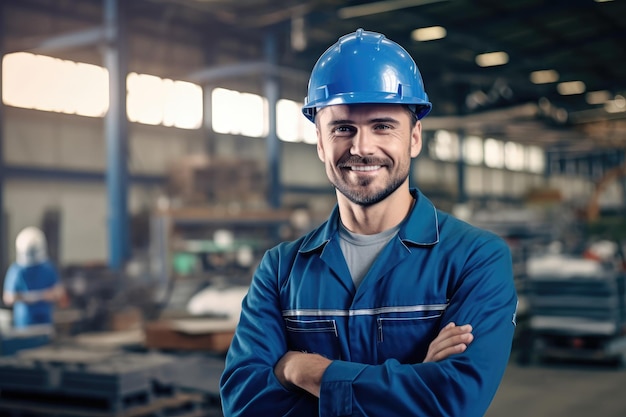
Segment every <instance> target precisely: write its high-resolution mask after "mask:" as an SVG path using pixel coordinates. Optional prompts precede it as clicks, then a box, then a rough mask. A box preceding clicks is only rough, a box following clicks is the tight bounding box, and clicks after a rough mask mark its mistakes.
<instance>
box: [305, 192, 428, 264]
mask: <svg viewBox="0 0 626 417" xmlns="http://www.w3.org/2000/svg"><path fill="white" fill-rule="evenodd" d="M410 192H411V195H412V196H413V198H415V204H414V206H413V209H411V212H410V213H409V216H408V218H407V219H405V221H404V222H402V225H401V226H400V230H399V231H398V236H399V237H400V239H402V241H403V242H405V243H408V244H412V245H416V246H433V245H435V244H437V243H439V218H438V214H437V209H436V208H435V206H434V204H433V203H432V202H431V201H430V200H429V199H428V198H426V196H425V195H424V194H422V192H421V191H420V190H418V189H417V188H411V189H410ZM338 233H339V205H335V207H334V208H333V211H332V212H331V214H330V217H329V218H328V221H326V223H324V224H323V225H322V226H321V227H319V228H317V229H316V230H314V231H313V232H312V233H311V234H310V235H309V236H308V237H307V238H306V239H305V241H304V243H303V244H302V246H301V247H300V252H312V251H315V250H318V249H320V248H322V247H323V246H325V245H326V244H327V243H328V242H329V241H330V240H331V239H333V238H335V237H338Z"/></svg>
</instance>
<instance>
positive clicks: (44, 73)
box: [2, 52, 202, 129]
mask: <svg viewBox="0 0 626 417" xmlns="http://www.w3.org/2000/svg"><path fill="white" fill-rule="evenodd" d="M2 70H3V74H2V75H3V77H2V101H3V102H4V104H6V105H8V106H13V107H22V108H27V109H35V110H42V111H51V112H57V113H67V114H76V115H79V116H88V117H103V116H104V115H105V114H106V112H107V110H108V108H109V77H108V71H107V70H106V69H105V68H103V67H100V66H97V65H91V64H85V63H81V62H73V61H67V60H62V59H58V58H52V57H49V56H44V55H35V54H31V53H27V52H16V53H12V54H7V55H5V56H4V58H3V60H2ZM126 87H127V90H128V92H127V94H128V97H127V114H128V118H129V120H130V121H132V122H139V123H144V124H153V125H158V124H161V125H164V126H174V127H178V128H183V129H197V128H199V127H200V125H201V123H202V88H201V87H200V86H198V85H195V84H192V83H188V82H183V81H174V80H169V79H161V78H159V77H155V76H151V75H141V74H135V73H131V74H129V75H128V77H127V80H126Z"/></svg>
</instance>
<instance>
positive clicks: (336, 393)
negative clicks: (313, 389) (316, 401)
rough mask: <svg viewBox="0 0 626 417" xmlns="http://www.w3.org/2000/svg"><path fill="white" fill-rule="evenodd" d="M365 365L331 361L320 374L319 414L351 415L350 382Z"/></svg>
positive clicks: (334, 416) (335, 416) (337, 416)
mask: <svg viewBox="0 0 626 417" xmlns="http://www.w3.org/2000/svg"><path fill="white" fill-rule="evenodd" d="M366 366H367V365H364V364H360V363H352V362H345V361H333V362H332V363H331V364H330V365H329V366H328V368H326V371H325V372H324V375H323V376H322V386H321V389H320V415H322V416H332V417H339V416H351V415H352V398H353V393H352V382H353V381H354V379H355V378H356V377H357V376H358V375H359V374H360V373H361V372H362V371H363V369H365V367H366Z"/></svg>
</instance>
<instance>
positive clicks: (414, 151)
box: [411, 120, 422, 158]
mask: <svg viewBox="0 0 626 417" xmlns="http://www.w3.org/2000/svg"><path fill="white" fill-rule="evenodd" d="M421 151H422V122H420V121H419V120H418V121H417V122H416V123H415V126H413V131H412V132H411V158H415V157H417V155H419V154H420V152H421Z"/></svg>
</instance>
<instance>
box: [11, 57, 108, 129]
mask: <svg viewBox="0 0 626 417" xmlns="http://www.w3.org/2000/svg"><path fill="white" fill-rule="evenodd" d="M2 72H3V74H2V101H3V102H4V104H6V105H7V106H13V107H22V108H27V109H35V110H42V111H51V112H57V113H67V114H77V115H80V116H89V117H102V116H104V114H105V113H106V111H107V110H108V108H109V95H108V90H109V87H108V86H109V81H108V72H107V70H106V69H104V68H102V67H99V66H97V65H90V64H84V63H80V62H72V61H66V60H62V59H58V58H52V57H49V56H44V55H34V54H31V53H27V52H16V53H12V54H7V55H5V56H4V58H3V59H2Z"/></svg>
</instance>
